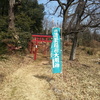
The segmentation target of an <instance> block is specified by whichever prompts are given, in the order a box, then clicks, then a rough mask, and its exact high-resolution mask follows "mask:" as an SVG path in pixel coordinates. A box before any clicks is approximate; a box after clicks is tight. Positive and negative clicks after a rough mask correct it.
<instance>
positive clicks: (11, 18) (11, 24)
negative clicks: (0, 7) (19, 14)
mask: <svg viewBox="0 0 100 100" xmlns="http://www.w3.org/2000/svg"><path fill="white" fill-rule="evenodd" d="M14 5H15V0H9V12H8V13H9V26H8V29H9V30H13V31H15V24H14V20H15V16H14Z"/></svg>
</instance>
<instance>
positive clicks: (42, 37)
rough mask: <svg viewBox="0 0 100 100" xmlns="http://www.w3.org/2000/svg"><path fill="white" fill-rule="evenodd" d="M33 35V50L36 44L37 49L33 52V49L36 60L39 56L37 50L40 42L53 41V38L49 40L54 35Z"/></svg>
mask: <svg viewBox="0 0 100 100" xmlns="http://www.w3.org/2000/svg"><path fill="white" fill-rule="evenodd" d="M32 37H34V38H33V39H32V40H31V43H32V45H31V46H32V47H31V48H32V49H31V50H33V45H35V51H34V52H33V51H31V52H33V54H34V60H36V58H37V51H38V48H37V47H38V42H46V43H47V42H49V43H51V42H52V40H49V39H51V38H52V36H51V35H32Z"/></svg>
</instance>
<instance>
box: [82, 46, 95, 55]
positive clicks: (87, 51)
mask: <svg viewBox="0 0 100 100" xmlns="http://www.w3.org/2000/svg"><path fill="white" fill-rule="evenodd" d="M82 50H85V52H86V53H87V54H88V55H94V54H96V49H94V48H89V47H84V49H82Z"/></svg>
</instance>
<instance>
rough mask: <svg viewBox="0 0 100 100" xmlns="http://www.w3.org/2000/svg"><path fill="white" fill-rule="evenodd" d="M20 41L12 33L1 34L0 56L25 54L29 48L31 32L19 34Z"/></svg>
mask: <svg viewBox="0 0 100 100" xmlns="http://www.w3.org/2000/svg"><path fill="white" fill-rule="evenodd" d="M17 36H18V40H16V39H15V37H14V33H12V32H6V33H5V32H1V33H0V40H1V42H0V55H2V54H5V53H10V52H13V53H15V52H23V51H25V49H26V48H27V47H28V42H29V41H30V39H31V33H29V32H17Z"/></svg>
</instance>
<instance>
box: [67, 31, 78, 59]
mask: <svg viewBox="0 0 100 100" xmlns="http://www.w3.org/2000/svg"><path fill="white" fill-rule="evenodd" d="M77 38H78V33H76V34H74V39H73V45H72V48H71V53H70V58H69V60H74V59H75V54H76V48H77Z"/></svg>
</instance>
